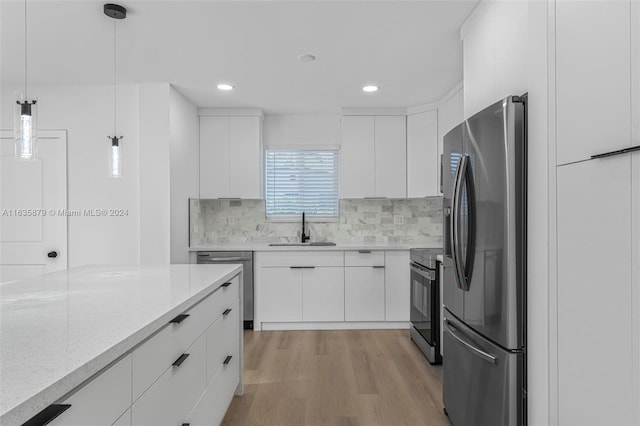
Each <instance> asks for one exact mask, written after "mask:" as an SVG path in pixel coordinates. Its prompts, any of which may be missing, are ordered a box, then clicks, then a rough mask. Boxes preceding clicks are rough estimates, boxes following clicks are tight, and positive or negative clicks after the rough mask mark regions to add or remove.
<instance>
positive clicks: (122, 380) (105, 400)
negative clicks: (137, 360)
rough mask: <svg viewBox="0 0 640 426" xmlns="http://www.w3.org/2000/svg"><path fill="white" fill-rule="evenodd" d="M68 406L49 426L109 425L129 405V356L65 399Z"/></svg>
mask: <svg viewBox="0 0 640 426" xmlns="http://www.w3.org/2000/svg"><path fill="white" fill-rule="evenodd" d="M63 404H71V407H69V408H68V409H67V410H66V411H65V412H63V413H62V414H60V415H59V416H58V417H56V418H55V419H54V420H52V421H51V422H50V423H48V424H50V425H52V426H53V425H55V426H67V425H68V426H74V425H111V424H113V423H114V422H115V421H116V420H118V419H119V417H120V416H121V415H122V413H124V412H125V411H126V410H127V408H129V406H130V405H131V355H127V356H126V357H124V358H123V359H121V360H120V361H118V362H117V363H115V364H114V365H112V366H111V367H109V368H108V369H106V370H105V371H104V372H102V373H100V375H99V376H97V377H95V378H93V379H92V380H91V381H90V382H89V383H87V384H86V385H85V386H84V387H82V388H80V389H79V390H78V391H77V392H76V393H74V394H73V395H71V396H70V397H69V398H67V399H66V400H65V401H64V402H63Z"/></svg>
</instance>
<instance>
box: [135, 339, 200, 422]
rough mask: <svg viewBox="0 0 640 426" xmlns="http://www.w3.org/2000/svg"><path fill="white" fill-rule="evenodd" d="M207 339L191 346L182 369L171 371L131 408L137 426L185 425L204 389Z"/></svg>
mask: <svg viewBox="0 0 640 426" xmlns="http://www.w3.org/2000/svg"><path fill="white" fill-rule="evenodd" d="M205 351H206V348H205V337H204V335H203V336H200V338H199V339H198V340H197V341H196V342H195V343H194V344H193V345H192V346H190V347H189V348H188V349H187V351H186V352H185V354H189V357H188V358H186V359H185V360H184V361H183V362H182V364H180V365H179V366H170V368H169V369H168V370H167V371H165V372H164V374H162V376H160V378H159V379H158V380H157V381H156V382H155V383H154V384H153V385H152V386H151V387H150V388H149V389H148V390H147V391H146V392H145V393H143V394H142V396H141V397H140V399H138V400H137V401H136V402H135V403H134V404H133V406H132V408H131V423H132V424H134V425H136V426H144V425H149V426H162V425H167V426H175V425H180V424H182V423H184V422H185V419H186V418H187V416H188V415H189V413H190V412H191V409H192V407H193V406H194V405H195V403H196V401H197V400H198V398H199V397H200V396H201V395H202V392H203V391H204V389H205V375H204V374H203V372H204V371H205V370H204V369H205Z"/></svg>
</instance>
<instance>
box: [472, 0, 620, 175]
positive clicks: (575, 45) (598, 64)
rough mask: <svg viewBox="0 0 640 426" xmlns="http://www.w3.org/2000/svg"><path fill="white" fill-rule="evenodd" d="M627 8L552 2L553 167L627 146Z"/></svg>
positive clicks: (615, 4)
mask: <svg viewBox="0 0 640 426" xmlns="http://www.w3.org/2000/svg"><path fill="white" fill-rule="evenodd" d="M630 7H631V2H630V1H629V0H625V1H620V0H614V1H570V0H560V1H558V2H557V3H556V55H555V57H556V85H555V87H556V95H557V100H556V102H557V106H556V108H557V112H556V122H557V153H558V155H557V161H558V164H566V163H571V162H575V161H579V160H585V159H588V158H589V157H590V156H591V155H593V154H598V153H602V152H607V151H612V150H616V149H621V148H625V147H628V146H629V145H630V143H631V139H630V133H629V132H630V123H631V122H630V120H631V115H630V109H629V103H630V96H631V87H630V80H631V78H630V66H631V62H630V61H631V59H630V58H631V47H630V38H631V33H630V31H631V30H630V19H629V17H630V14H631V10H630ZM465 74H466V73H465ZM465 90H466V84H465Z"/></svg>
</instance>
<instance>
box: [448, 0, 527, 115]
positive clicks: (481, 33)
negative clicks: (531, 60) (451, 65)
mask: <svg viewBox="0 0 640 426" xmlns="http://www.w3.org/2000/svg"><path fill="white" fill-rule="evenodd" d="M527 26H528V4H527V2H526V1H522V0H496V1H493V0H483V1H481V2H480V3H479V5H478V6H477V7H476V9H475V10H474V11H473V13H472V14H471V15H470V16H469V18H468V19H467V21H466V22H465V23H464V24H463V25H462V28H461V29H460V38H461V40H462V44H463V70H464V77H463V80H464V116H465V118H468V117H470V116H471V115H473V114H475V113H476V112H478V111H480V110H482V109H483V108H485V107H486V106H489V105H491V104H493V103H494V102H497V101H498V100H500V99H502V98H504V97H506V96H509V95H521V94H523V93H525V92H526V91H527V75H528V73H527V64H528V44H527V38H528V30H527Z"/></svg>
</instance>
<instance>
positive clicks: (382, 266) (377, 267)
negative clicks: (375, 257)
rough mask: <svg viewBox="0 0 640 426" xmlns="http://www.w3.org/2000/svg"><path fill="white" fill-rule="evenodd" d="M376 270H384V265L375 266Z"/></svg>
mask: <svg viewBox="0 0 640 426" xmlns="http://www.w3.org/2000/svg"><path fill="white" fill-rule="evenodd" d="M372 268H374V269H384V265H374V266H372Z"/></svg>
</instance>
